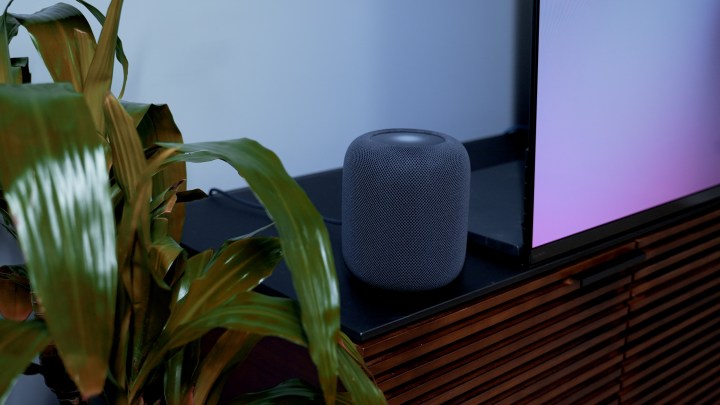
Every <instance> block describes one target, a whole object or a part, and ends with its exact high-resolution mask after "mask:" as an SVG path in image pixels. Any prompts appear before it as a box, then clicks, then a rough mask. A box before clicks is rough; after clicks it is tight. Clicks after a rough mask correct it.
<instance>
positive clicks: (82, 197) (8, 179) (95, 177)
mask: <svg viewBox="0 0 720 405" xmlns="http://www.w3.org/2000/svg"><path fill="white" fill-rule="evenodd" d="M0 111H3V114H0V183H2V184H3V187H4V192H5V197H6V199H7V202H8V205H9V207H10V211H11V212H12V213H13V217H14V218H15V224H16V230H17V234H18V240H19V242H20V246H21V248H22V251H23V254H24V257H25V259H26V261H27V271H28V275H29V279H30V283H31V285H32V286H33V290H34V291H35V292H36V294H37V296H38V298H39V299H40V300H41V302H42V304H43V306H44V308H45V320H46V322H47V327H48V331H49V332H50V335H51V336H52V338H53V340H54V341H55V343H56V345H57V348H58V350H59V352H60V355H61V357H62V360H63V362H64V364H65V367H66V368H67V370H68V373H69V375H70V376H71V377H72V378H73V380H74V382H75V383H76V384H77V386H78V388H79V389H80V390H81V391H82V393H83V394H84V395H86V396H91V395H95V394H98V393H100V392H101V391H102V389H103V386H104V384H105V376H106V373H107V369H108V358H109V352H110V347H111V344H112V339H113V338H112V337H113V324H114V314H115V294H116V291H117V286H116V283H117V262H116V256H115V253H116V251H115V223H114V217H113V211H112V205H111V200H110V194H109V189H108V182H107V173H106V168H105V164H106V163H105V151H104V149H103V145H102V144H101V141H100V139H99V138H98V137H97V136H96V133H95V126H94V125H93V121H92V118H91V116H90V113H89V111H88V108H87V104H86V103H85V100H84V99H83V97H82V95H81V94H78V93H76V92H74V91H73V89H72V87H71V86H70V85H69V84H66V83H61V84H43V85H22V86H0Z"/></svg>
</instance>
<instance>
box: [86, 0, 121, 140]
mask: <svg viewBox="0 0 720 405" xmlns="http://www.w3.org/2000/svg"><path fill="white" fill-rule="evenodd" d="M122 4H123V0H112V1H111V2H110V6H109V7H108V11H107V18H106V19H105V24H103V27H102V31H101V32H100V39H99V40H98V45H97V49H96V50H95V56H94V57H93V60H92V63H91V64H90V68H89V69H88V74H87V77H86V78H85V82H84V86H83V94H84V95H85V100H86V101H87V104H88V107H89V108H90V113H91V114H92V117H93V120H94V122H95V128H97V129H98V130H100V131H101V132H102V131H103V130H104V128H105V114H104V113H103V104H104V102H105V97H106V95H107V94H108V93H109V92H110V85H111V84H112V76H113V61H114V55H115V45H116V44H117V39H118V28H119V26H120V11H121V10H122Z"/></svg>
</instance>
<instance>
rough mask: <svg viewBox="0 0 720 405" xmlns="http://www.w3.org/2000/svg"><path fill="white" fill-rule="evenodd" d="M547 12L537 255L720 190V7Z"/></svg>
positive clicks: (542, 32)
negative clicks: (545, 248) (547, 247)
mask: <svg viewBox="0 0 720 405" xmlns="http://www.w3.org/2000/svg"><path fill="white" fill-rule="evenodd" d="M536 6H539V9H536V12H539V15H538V16H537V18H538V20H537V23H538V24H539V25H538V27H537V30H538V31H537V35H538V36H537V38H536V41H537V42H536V46H537V50H536V56H537V71H536V82H535V83H536V91H537V95H536V99H535V114H536V116H535V124H534V130H535V149H534V159H535V173H534V202H533V204H534V205H533V209H532V215H533V227H532V247H533V248H536V247H540V246H542V245H546V244H549V243H552V242H555V241H558V240H560V239H563V238H566V237H569V236H571V235H576V234H579V233H582V232H584V231H587V230H589V229H592V228H595V227H598V226H601V225H603V224H607V223H610V222H613V221H616V220H619V219H622V218H626V217H628V216H631V215H633V214H635V213H638V212H641V211H645V210H648V209H651V208H653V207H658V206H660V205H663V204H666V203H668V202H672V201H675V200H678V199H681V198H683V197H686V196H688V195H691V194H694V193H698V192H700V191H703V190H707V189H711V188H713V187H715V186H717V185H719V184H720V1H717V0H632V1H628V0H603V1H599V0H584V1H579V0H542V1H540V2H539V4H536Z"/></svg>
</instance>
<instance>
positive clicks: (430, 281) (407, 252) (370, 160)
mask: <svg viewBox="0 0 720 405" xmlns="http://www.w3.org/2000/svg"><path fill="white" fill-rule="evenodd" d="M388 131H396V132H403V133H407V132H417V133H430V134H432V135H434V136H441V137H442V138H443V139H444V141H443V142H440V143H436V144H432V145H427V144H402V143H398V144H388V143H385V142H379V141H377V140H373V137H374V136H375V135H378V134H382V133H387V132H388ZM469 190H470V161H469V158H468V155H467V152H466V150H465V147H464V146H463V145H462V144H461V143H460V142H458V141H457V140H455V139H454V138H452V137H450V136H448V135H444V134H440V133H437V132H429V131H419V130H408V129H402V130H384V131H376V132H371V133H368V134H365V135H362V136H360V137H359V138H357V139H356V140H355V141H353V142H352V144H351V145H350V147H349V148H348V150H347V153H346V154H345V162H344V168H343V201H342V204H343V206H342V220H343V225H342V252H343V256H344V259H345V262H346V264H347V266H348V268H349V269H350V271H351V272H352V273H353V274H355V275H356V276H357V277H358V278H360V279H361V280H363V281H365V282H366V283H368V284H370V285H373V286H376V287H380V288H384V289H390V290H399V291H424V290H429V289H433V288H438V287H441V286H444V285H446V284H448V283H450V282H451V281H452V280H453V279H455V278H456V277H457V275H458V274H459V273H460V271H461V269H462V266H463V264H464V262H465V250H466V245H467V224H468V208H469V199H470V194H469Z"/></svg>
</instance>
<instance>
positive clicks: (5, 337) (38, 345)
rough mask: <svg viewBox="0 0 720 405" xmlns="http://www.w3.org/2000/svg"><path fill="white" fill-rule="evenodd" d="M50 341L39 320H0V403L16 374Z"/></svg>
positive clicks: (2, 401)
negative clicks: (20, 321) (0, 365)
mask: <svg viewBox="0 0 720 405" xmlns="http://www.w3.org/2000/svg"><path fill="white" fill-rule="evenodd" d="M49 343H50V338H49V337H48V334H47V331H46V330H45V326H44V325H43V324H42V323H40V322H23V323H19V322H13V321H7V320H0V364H2V367H0V403H5V400H4V398H3V397H4V395H5V394H7V392H8V388H10V386H11V385H12V382H13V381H14V380H15V378H16V377H17V375H18V374H20V373H22V372H23V371H24V370H25V368H27V366H28V365H29V364H30V362H31V361H32V359H33V358H34V357H35V356H37V354H38V353H40V351H41V350H42V349H43V348H45V346H47V345H48V344H49Z"/></svg>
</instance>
